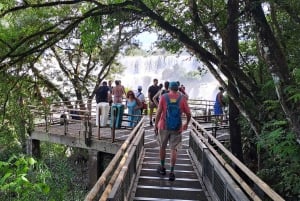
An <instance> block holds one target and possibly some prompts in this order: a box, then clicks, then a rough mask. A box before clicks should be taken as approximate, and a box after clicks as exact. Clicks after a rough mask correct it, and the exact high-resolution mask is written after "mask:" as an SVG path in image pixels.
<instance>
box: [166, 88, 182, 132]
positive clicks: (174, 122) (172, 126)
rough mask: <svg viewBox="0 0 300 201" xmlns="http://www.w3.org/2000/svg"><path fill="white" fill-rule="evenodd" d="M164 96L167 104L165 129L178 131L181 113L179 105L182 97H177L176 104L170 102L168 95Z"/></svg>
mask: <svg viewBox="0 0 300 201" xmlns="http://www.w3.org/2000/svg"><path fill="white" fill-rule="evenodd" d="M164 96H165V99H166V102H167V114H166V128H167V130H179V129H180V127H181V111H180V106H179V103H180V100H181V97H182V95H181V94H180V95H179V97H178V98H177V100H176V102H171V101H170V97H169V95H168V94H165V95H164Z"/></svg>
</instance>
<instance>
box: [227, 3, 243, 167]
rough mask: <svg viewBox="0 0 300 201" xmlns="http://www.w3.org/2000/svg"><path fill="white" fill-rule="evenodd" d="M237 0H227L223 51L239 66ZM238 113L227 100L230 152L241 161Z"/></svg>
mask: <svg viewBox="0 0 300 201" xmlns="http://www.w3.org/2000/svg"><path fill="white" fill-rule="evenodd" d="M238 5H239V4H238V0H229V1H228V6H227V8H228V27H227V29H226V34H225V38H224V44H225V51H226V54H227V56H228V57H229V58H231V62H232V63H233V64H236V65H232V67H234V66H237V67H238V66H239V65H238V63H239V41H238V20H237V19H238V8H239V7H238ZM235 86H236V85H234V83H232V82H229V83H228V90H230V91H231V92H233V93H234V94H235V95H236V97H238V96H239V94H238V91H237V89H236V87H235ZM239 115H240V111H239V109H238V108H237V107H236V105H235V104H234V102H233V101H232V100H229V130H230V145H231V151H232V153H233V154H234V155H235V156H236V157H237V158H238V159H239V160H240V161H243V150H242V143H241V127H240V125H239V123H238V121H237V119H238V117H239Z"/></svg>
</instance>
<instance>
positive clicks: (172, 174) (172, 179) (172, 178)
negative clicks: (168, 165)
mask: <svg viewBox="0 0 300 201" xmlns="http://www.w3.org/2000/svg"><path fill="white" fill-rule="evenodd" d="M174 180H175V174H174V173H173V172H170V174H169V181H174Z"/></svg>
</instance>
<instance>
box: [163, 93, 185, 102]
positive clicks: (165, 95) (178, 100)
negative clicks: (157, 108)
mask: <svg viewBox="0 0 300 201" xmlns="http://www.w3.org/2000/svg"><path fill="white" fill-rule="evenodd" d="M164 97H165V99H166V101H167V104H169V103H170V97H169V94H168V93H166V94H164ZM181 98H182V95H181V94H180V93H179V97H178V98H177V100H176V104H177V105H179V102H180V101H181Z"/></svg>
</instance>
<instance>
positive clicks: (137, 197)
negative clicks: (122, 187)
mask: <svg viewBox="0 0 300 201" xmlns="http://www.w3.org/2000/svg"><path fill="white" fill-rule="evenodd" d="M169 154H170V151H169V150H167V155H166V156H167V158H166V169H167V174H166V175H164V176H162V175H160V174H158V173H157V172H156V168H157V167H158V165H159V162H160V160H159V149H158V148H154V149H152V148H147V149H145V153H144V157H143V161H142V163H141V169H140V173H139V177H138V181H137V183H136V191H135V194H134V196H133V198H132V200H134V201H145V200H149V201H156V200H157V201H158V200H159V201H170V200H173V201H176V200H181V201H196V200H197V201H207V200H209V198H207V193H206V190H205V188H203V184H202V183H200V181H201V179H200V178H199V176H198V174H197V172H196V171H195V168H194V164H193V163H192V161H191V158H190V155H189V153H188V150H187V149H181V150H179V151H178V156H177V162H176V166H175V175H176V180H175V181H169V170H170V166H169V160H170V158H169Z"/></svg>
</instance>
